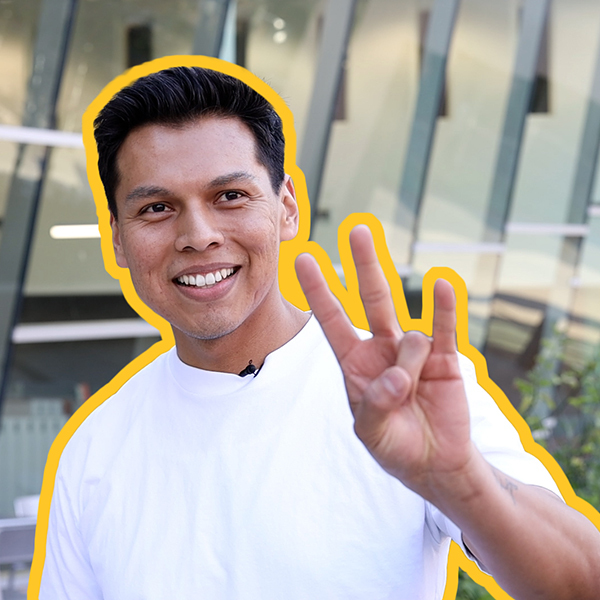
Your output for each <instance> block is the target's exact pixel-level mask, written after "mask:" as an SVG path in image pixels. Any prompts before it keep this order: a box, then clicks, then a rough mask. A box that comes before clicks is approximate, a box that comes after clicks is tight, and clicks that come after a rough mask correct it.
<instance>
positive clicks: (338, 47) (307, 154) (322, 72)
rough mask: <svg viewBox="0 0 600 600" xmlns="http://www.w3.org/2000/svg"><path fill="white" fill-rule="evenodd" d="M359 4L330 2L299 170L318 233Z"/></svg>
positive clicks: (312, 225)
mask: <svg viewBox="0 0 600 600" xmlns="http://www.w3.org/2000/svg"><path fill="white" fill-rule="evenodd" d="M355 7H356V0H329V2H328V3H327V7H326V10H325V19H324V23H323V36H322V39H321V47H320V50H319V59H318V65H317V71H316V75H315V81H314V84H313V91H312V97H311V100H310V106H309V109H308V115H307V121H306V129H305V132H304V138H303V141H302V148H301V150H300V155H299V156H300V159H299V166H300V168H301V169H302V171H303V172H304V175H305V177H306V185H307V188H308V194H309V198H310V200H311V228H312V230H313V231H314V226H315V222H316V215H317V211H318V205H319V191H320V187H321V179H322V177H323V169H324V166H325V159H326V157H327V147H328V145H329V136H330V132H331V122H332V120H333V115H334V110H335V102H336V99H337V95H338V90H339V87H340V81H341V77H342V68H343V65H344V61H345V58H346V52H347V48H348V39H349V37H350V29H351V28H352V23H353V20H354V10H355Z"/></svg>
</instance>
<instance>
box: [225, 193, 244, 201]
mask: <svg viewBox="0 0 600 600" xmlns="http://www.w3.org/2000/svg"><path fill="white" fill-rule="evenodd" d="M241 197H242V194H240V192H225V193H224V194H223V195H222V196H221V198H222V199H223V200H227V201H229V202H231V201H232V200H239V199H240V198H241Z"/></svg>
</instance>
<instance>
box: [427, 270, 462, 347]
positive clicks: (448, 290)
mask: <svg viewBox="0 0 600 600" xmlns="http://www.w3.org/2000/svg"><path fill="white" fill-rule="evenodd" d="M433 299H434V309H433V352H435V353H441V354H455V353H456V351H457V348H456V297H455V295H454V288H453V287H452V285H451V284H450V283H449V282H448V281H446V280H445V279H438V280H437V281H436V282H435V286H434V287H433Z"/></svg>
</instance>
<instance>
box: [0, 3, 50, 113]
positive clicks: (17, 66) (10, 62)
mask: <svg viewBox="0 0 600 600" xmlns="http://www.w3.org/2000/svg"><path fill="white" fill-rule="evenodd" d="M40 6H41V0H3V2H0V56H2V60H1V61H0V124H3V125H20V124H21V123H22V118H23V108H24V106H25V95H26V93H27V83H28V81H29V77H30V74H31V66H32V57H33V48H34V42H35V37H36V34H37V21H38V16H39V11H40Z"/></svg>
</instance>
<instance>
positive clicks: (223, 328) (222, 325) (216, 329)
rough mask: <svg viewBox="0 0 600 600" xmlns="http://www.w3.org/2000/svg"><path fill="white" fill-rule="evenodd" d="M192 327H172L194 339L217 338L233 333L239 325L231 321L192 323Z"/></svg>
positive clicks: (207, 339)
mask: <svg viewBox="0 0 600 600" xmlns="http://www.w3.org/2000/svg"><path fill="white" fill-rule="evenodd" d="M194 325H195V326H193V327H177V326H176V325H174V326H173V327H175V328H177V329H178V330H179V331H180V332H181V333H182V334H183V335H185V336H186V337H188V338H191V339H195V340H205V341H210V340H218V339H221V338H224V337H225V336H227V335H229V334H230V333H233V332H234V331H235V330H236V329H237V328H238V327H239V326H240V324H239V323H233V322H231V321H222V322H214V321H213V322H211V323H202V324H201V325H200V326H198V324H194Z"/></svg>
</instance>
